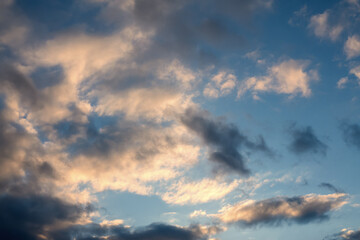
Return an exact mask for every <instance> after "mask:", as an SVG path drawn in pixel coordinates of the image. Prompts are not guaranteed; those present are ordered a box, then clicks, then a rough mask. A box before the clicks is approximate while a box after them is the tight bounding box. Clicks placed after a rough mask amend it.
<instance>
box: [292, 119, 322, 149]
mask: <svg viewBox="0 0 360 240" xmlns="http://www.w3.org/2000/svg"><path fill="white" fill-rule="evenodd" d="M289 133H290V135H291V138H292V141H291V143H290V145H289V150H290V151H291V152H293V153H295V154H304V153H321V154H324V155H325V154H326V150H327V148H328V147H327V145H326V144H325V143H323V142H322V141H320V140H319V138H318V137H317V136H316V135H315V133H314V130H313V129H312V127H310V126H307V127H304V128H296V126H292V127H291V128H290V129H289Z"/></svg>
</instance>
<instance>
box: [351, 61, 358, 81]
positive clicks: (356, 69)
mask: <svg viewBox="0 0 360 240" xmlns="http://www.w3.org/2000/svg"><path fill="white" fill-rule="evenodd" d="M350 73H351V74H354V75H355V76H356V77H357V78H358V82H359V84H360V65H359V66H357V67H354V68H352V69H351V70H350Z"/></svg>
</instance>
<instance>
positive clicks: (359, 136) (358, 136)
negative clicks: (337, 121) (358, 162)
mask: <svg viewBox="0 0 360 240" xmlns="http://www.w3.org/2000/svg"><path fill="white" fill-rule="evenodd" d="M340 130H341V131H342V133H343V137H344V140H345V142H346V143H347V144H348V145H350V146H354V147H356V148H358V149H359V150H360V125H359V124H356V123H353V124H352V123H348V122H343V123H342V124H341V126H340Z"/></svg>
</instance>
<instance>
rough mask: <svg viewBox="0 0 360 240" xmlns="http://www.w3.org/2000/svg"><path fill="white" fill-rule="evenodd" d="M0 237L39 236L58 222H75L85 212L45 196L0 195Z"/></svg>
mask: <svg viewBox="0 0 360 240" xmlns="http://www.w3.org/2000/svg"><path fill="white" fill-rule="evenodd" d="M0 210H1V213H2V214H1V216H0V236H1V237H2V238H5V239H24V240H27V239H29V240H30V239H34V240H35V239H39V236H40V235H43V234H44V233H45V232H46V231H47V229H51V228H52V227H53V225H54V224H55V225H56V224H61V222H69V223H75V222H76V221H77V220H79V219H80V218H81V216H82V215H83V214H85V213H86V212H87V210H86V208H84V207H82V206H80V205H72V204H68V203H65V202H63V201H62V200H60V199H56V198H53V197H48V196H41V195H30V196H11V195H4V194H2V195H0Z"/></svg>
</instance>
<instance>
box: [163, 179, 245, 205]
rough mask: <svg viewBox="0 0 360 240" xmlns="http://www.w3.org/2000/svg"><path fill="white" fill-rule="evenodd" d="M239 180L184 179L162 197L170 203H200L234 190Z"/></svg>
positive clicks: (217, 198) (215, 198)
mask: <svg viewBox="0 0 360 240" xmlns="http://www.w3.org/2000/svg"><path fill="white" fill-rule="evenodd" d="M238 185H239V182H238V181H236V180H234V181H233V182H231V183H226V182H219V181H217V180H211V179H208V178H205V179H202V180H201V181H196V182H185V181H184V180H181V181H179V182H178V183H176V184H173V185H172V186H171V187H170V188H169V189H168V191H167V192H166V193H164V194H162V195H161V198H162V199H163V200H164V201H165V202H167V203H170V204H178V205H184V204H198V203H206V202H209V201H213V200H219V199H221V198H223V197H225V196H226V195H227V194H229V193H230V192H232V191H233V190H234V189H235V188H236V187H237V186H238Z"/></svg>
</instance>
